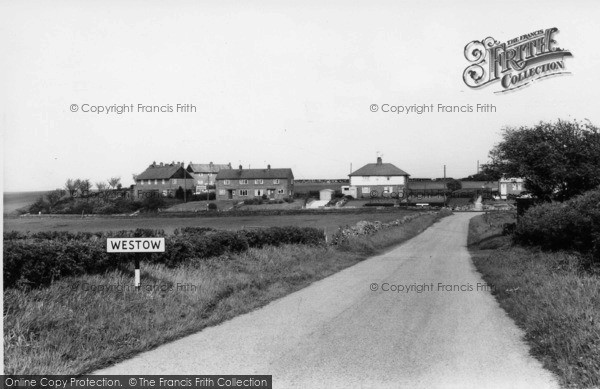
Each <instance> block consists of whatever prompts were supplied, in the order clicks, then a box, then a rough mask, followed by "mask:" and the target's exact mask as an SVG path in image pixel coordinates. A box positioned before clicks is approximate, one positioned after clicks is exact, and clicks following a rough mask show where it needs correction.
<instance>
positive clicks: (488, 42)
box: [463, 27, 571, 93]
mask: <svg viewBox="0 0 600 389" xmlns="http://www.w3.org/2000/svg"><path fill="white" fill-rule="evenodd" d="M557 32H558V28H556V27H553V28H548V29H546V30H537V31H534V32H532V33H529V34H525V35H521V36H519V37H517V38H514V39H510V40H508V41H506V42H504V43H500V42H499V41H497V40H495V39H494V38H492V37H488V38H485V39H483V40H481V41H472V42H470V43H469V44H467V45H466V46H465V58H466V59H467V60H468V61H469V62H471V65H469V66H468V67H467V68H466V69H465V71H464V72H463V79H464V81H465V84H467V85H468V86H469V87H471V88H481V87H484V86H487V85H490V84H492V83H495V82H500V85H501V86H502V88H503V89H502V90H500V91H497V92H495V93H502V92H507V91H511V90H515V89H518V88H522V87H524V86H526V85H529V84H531V83H532V82H533V81H536V80H540V79H543V78H547V77H549V76H556V75H560V74H569V72H567V71H565V57H570V56H571V52H569V51H568V50H565V49H561V48H559V47H558V46H557V42H556V41H555V40H554V35H555V34H556V33H557Z"/></svg>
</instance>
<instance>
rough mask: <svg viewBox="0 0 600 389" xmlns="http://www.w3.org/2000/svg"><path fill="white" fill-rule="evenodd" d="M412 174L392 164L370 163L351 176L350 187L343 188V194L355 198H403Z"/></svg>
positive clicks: (378, 160)
mask: <svg viewBox="0 0 600 389" xmlns="http://www.w3.org/2000/svg"><path fill="white" fill-rule="evenodd" d="M409 176H410V174H408V173H406V172H405V171H404V170H402V169H399V168H397V167H396V166H395V165H393V164H391V163H383V161H382V159H381V157H377V163H369V164H366V165H365V166H363V167H361V168H360V169H358V170H356V171H354V172H352V173H350V174H349V177H350V185H349V186H342V194H344V195H350V196H352V197H354V198H386V197H387V198H403V197H404V195H405V192H406V190H407V189H408V177H409Z"/></svg>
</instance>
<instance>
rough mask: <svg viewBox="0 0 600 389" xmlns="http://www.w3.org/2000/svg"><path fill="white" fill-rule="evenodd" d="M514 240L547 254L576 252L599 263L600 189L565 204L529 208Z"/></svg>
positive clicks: (519, 223) (521, 220)
mask: <svg viewBox="0 0 600 389" xmlns="http://www.w3.org/2000/svg"><path fill="white" fill-rule="evenodd" d="M513 239H514V241H515V242H516V243H518V244H521V245H530V246H540V247H541V248H542V249H546V250H576V251H579V252H581V253H584V254H590V255H591V258H592V260H593V261H594V262H596V263H600V189H596V190H593V191H589V192H587V193H585V194H583V195H581V196H578V197H575V198H573V199H571V200H568V201H565V202H563V203H548V204H542V205H538V206H535V207H532V208H529V210H527V212H526V213H525V214H524V215H523V216H522V217H521V218H520V219H519V222H518V223H517V226H516V228H515V231H514V235H513Z"/></svg>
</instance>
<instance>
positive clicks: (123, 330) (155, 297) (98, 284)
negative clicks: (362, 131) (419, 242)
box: [4, 214, 439, 374]
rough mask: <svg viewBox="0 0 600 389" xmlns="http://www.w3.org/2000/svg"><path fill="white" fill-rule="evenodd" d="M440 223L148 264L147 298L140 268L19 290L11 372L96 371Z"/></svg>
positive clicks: (10, 339) (12, 305)
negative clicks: (137, 280)
mask: <svg viewBox="0 0 600 389" xmlns="http://www.w3.org/2000/svg"><path fill="white" fill-rule="evenodd" d="M362 216H364V215H362ZM438 218H439V216H438V215H432V214H423V215H422V216H420V217H418V218H416V219H414V220H412V221H410V222H408V223H406V224H404V225H401V226H398V227H392V228H389V229H387V230H383V231H380V232H378V233H376V234H375V235H372V236H365V237H360V238H357V240H356V241H355V242H353V243H351V244H349V245H348V246H344V247H335V246H306V245H288V246H281V247H277V248H274V247H266V248H263V249H251V250H249V251H247V252H245V253H242V254H231V255H226V256H222V257H219V258H212V259H208V260H191V261H189V262H188V263H185V264H184V265H182V266H180V267H178V268H175V269H169V268H166V267H164V266H162V265H156V264H154V265H151V264H147V263H142V264H141V269H142V287H141V290H139V291H136V290H134V288H131V287H130V285H131V283H132V277H133V275H132V273H133V269H130V271H129V272H109V273H107V274H103V275H86V276H81V277H73V278H65V279H61V280H59V281H58V282H55V283H53V284H52V285H51V286H49V287H47V288H41V289H36V290H30V291H23V290H18V289H9V290H7V291H5V293H4V356H5V361H4V368H5V372H6V373H8V374H50V373H52V374H82V373H86V372H91V371H93V370H95V369H98V368H101V367H104V366H107V365H110V364H112V363H114V362H117V361H119V360H123V359H125V358H128V357H131V356H133V355H135V354H137V353H140V352H142V351H146V350H149V349H152V348H154V347H156V346H158V345H160V344H163V343H165V342H168V341H171V340H174V339H177V338H181V337H183V336H185V335H188V334H191V333H194V332H197V331H199V330H201V329H203V328H205V327H207V326H212V325H215V324H218V323H220V322H222V321H224V320H227V319H230V318H232V317H234V316H237V315H240V314H242V313H245V312H248V311H251V310H253V309H256V308H258V307H261V306H263V305H265V304H267V303H268V302H270V301H272V300H274V299H277V298H280V297H283V296H285V295H287V294H289V293H292V292H294V291H296V290H299V289H301V288H303V287H306V286H307V285H309V284H310V283H312V282H314V281H316V280H319V279H322V278H324V277H327V276H329V275H331V274H333V273H335V272H337V271H340V270H341V269H344V268H346V267H348V266H352V265H354V264H356V263H357V262H359V261H361V260H364V259H365V258H367V257H368V256H370V255H373V254H376V253H378V252H381V251H382V250H384V249H386V248H388V247H389V246H391V245H394V244H397V243H400V242H402V241H405V240H407V239H409V238H411V237H413V236H415V235H417V234H418V233H420V232H421V231H423V230H424V229H426V228H427V227H428V226H430V225H431V224H432V223H434V222H435V221H436V220H437V219H438Z"/></svg>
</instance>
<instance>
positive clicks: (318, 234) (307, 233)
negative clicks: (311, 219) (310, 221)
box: [238, 226, 325, 248]
mask: <svg viewBox="0 0 600 389" xmlns="http://www.w3.org/2000/svg"><path fill="white" fill-rule="evenodd" d="M238 233H239V234H241V235H243V236H244V238H245V239H246V240H247V241H248V245H249V247H256V248H260V247H263V246H267V245H269V246H279V245H281V244H310V245H318V244H321V243H323V242H325V235H324V234H323V231H322V230H319V229H317V228H312V227H293V226H289V227H269V228H261V229H257V230H242V231H239V232H238Z"/></svg>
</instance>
